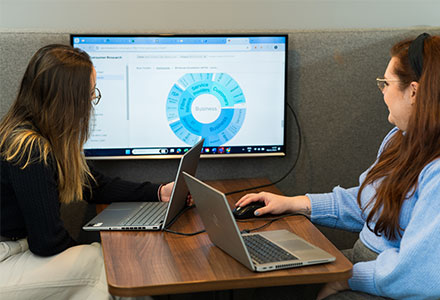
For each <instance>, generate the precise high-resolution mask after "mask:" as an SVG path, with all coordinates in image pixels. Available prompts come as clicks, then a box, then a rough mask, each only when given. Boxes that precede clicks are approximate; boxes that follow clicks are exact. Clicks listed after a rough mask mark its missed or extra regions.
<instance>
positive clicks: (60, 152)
mask: <svg viewBox="0 0 440 300" xmlns="http://www.w3.org/2000/svg"><path fill="white" fill-rule="evenodd" d="M95 84H96V71H95V69H94V67H93V64H92V62H91V60H90V57H89V56H88V55H87V54H86V53H85V52H83V51H81V50H79V49H74V48H72V47H70V46H65V45H48V46H46V47H43V48H41V49H40V50H38V51H37V52H36V53H35V55H34V56H33V57H32V59H31V61H30V62H29V65H28V67H27V69H26V71H25V74H24V76H23V79H22V81H21V85H20V88H19V92H18V96H17V98H16V99H15V101H14V103H13V104H12V106H11V108H10V110H9V111H8V113H7V114H6V115H5V116H4V117H3V119H2V120H1V122H0V168H1V169H0V171H1V172H0V176H1V187H0V193H1V195H0V201H1V211H0V214H1V216H0V220H1V227H0V230H1V232H0V235H1V236H0V239H1V240H0V298H2V299H30V298H33V299H111V296H110V294H109V293H108V290H107V282H106V278H105V271H104V264H103V259H102V253H101V248H100V244H98V243H93V244H91V245H78V243H77V242H76V241H75V240H74V239H73V238H72V237H71V236H70V235H69V233H68V232H67V230H66V229H65V227H64V224H63V222H62V220H61V218H60V205H61V203H66V204H67V203H71V202H74V201H87V202H91V203H110V202H113V201H168V200H169V197H170V193H171V189H172V186H173V183H169V184H166V185H159V184H153V183H150V182H144V183H140V184H139V183H132V182H128V181H124V180H121V179H118V178H116V179H113V178H108V177H106V176H103V175H102V174H100V173H98V172H96V171H94V170H92V169H90V168H89V166H88V165H87V163H86V160H85V158H84V154H83V150H82V149H83V145H84V143H85V142H86V141H87V138H88V136H89V125H90V118H91V113H92V110H93V109H92V107H93V104H94V103H95V104H96V103H97V102H99V100H100V98H101V94H100V92H99V90H98V89H97V88H96V86H95Z"/></svg>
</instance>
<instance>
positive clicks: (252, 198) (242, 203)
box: [235, 193, 262, 206]
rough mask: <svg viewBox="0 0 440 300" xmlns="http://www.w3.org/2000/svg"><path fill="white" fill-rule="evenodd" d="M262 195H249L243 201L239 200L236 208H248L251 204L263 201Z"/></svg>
mask: <svg viewBox="0 0 440 300" xmlns="http://www.w3.org/2000/svg"><path fill="white" fill-rule="evenodd" d="M260 194H261V193H259V194H254V193H253V194H247V195H245V196H243V197H241V199H240V200H238V201H237V202H236V203H235V206H246V205H248V204H249V203H252V202H256V201H261V200H262V197H261V195H260Z"/></svg>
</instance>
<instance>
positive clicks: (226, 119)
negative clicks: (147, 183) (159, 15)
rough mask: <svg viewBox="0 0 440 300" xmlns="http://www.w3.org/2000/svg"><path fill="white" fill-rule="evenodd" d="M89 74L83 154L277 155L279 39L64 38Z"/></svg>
mask: <svg viewBox="0 0 440 300" xmlns="http://www.w3.org/2000/svg"><path fill="white" fill-rule="evenodd" d="M71 43H72V45H73V46H74V47H77V48H80V49H82V50H84V51H86V52H87V53H88V54H89V55H90V56H91V59H92V61H93V64H94V66H95V69H96V72H97V88H98V89H99V90H100V92H101V94H102V99H101V101H100V102H99V104H98V105H96V106H95V111H94V115H93V122H92V123H93V124H92V128H91V136H90V138H89V140H88V141H87V143H86V144H85V147H84V150H85V155H86V156H87V157H89V158H94V159H100V158H105V159H111V158H175V157H179V156H181V155H182V154H184V153H185V151H187V150H188V149H189V148H190V147H191V146H192V145H194V144H195V143H196V142H197V141H198V140H199V139H200V138H201V137H203V138H205V145H204V148H203V150H202V157H206V156H209V157H224V156H244V155H246V156H269V155H270V156H273V155H284V154H285V151H286V149H285V102H286V95H285V90H286V89H285V86H286V56H287V36H286V35H234V36H230V35H215V36H212V35H209V36H202V35H197V36H195V35H192V36H188V35H182V36H175V35H174V36H161V35H158V36H150V35H149V36H139V35H117V36H115V35H74V34H72V35H71Z"/></svg>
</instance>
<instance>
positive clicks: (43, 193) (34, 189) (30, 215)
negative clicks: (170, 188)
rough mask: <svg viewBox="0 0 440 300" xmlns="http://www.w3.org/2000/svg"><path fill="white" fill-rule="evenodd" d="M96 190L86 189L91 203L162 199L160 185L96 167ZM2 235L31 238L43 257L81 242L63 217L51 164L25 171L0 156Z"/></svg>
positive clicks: (36, 249) (85, 192)
mask: <svg viewBox="0 0 440 300" xmlns="http://www.w3.org/2000/svg"><path fill="white" fill-rule="evenodd" d="M92 174H93V175H94V177H95V179H96V182H97V183H96V184H95V183H93V181H92V190H91V192H90V190H88V189H85V190H84V200H85V201H87V202H90V203H111V202H116V201H159V200H158V198H157V190H158V188H159V185H158V184H153V183H150V182H144V183H133V182H128V181H124V180H121V179H119V178H109V177H106V176H104V175H102V174H100V173H98V172H96V171H94V170H92ZM0 177H1V185H0V235H1V236H4V237H9V238H24V237H27V238H28V243H29V249H30V250H31V251H32V252H33V253H34V254H37V255H40V256H50V255H54V254H58V253H60V252H62V251H64V250H66V249H67V248H69V247H72V246H75V245H77V244H78V243H77V242H76V241H75V240H74V239H73V238H72V237H71V236H70V235H69V233H68V232H67V230H66V229H65V227H64V224H63V222H62V220H61V218H60V202H59V197H58V187H57V179H56V171H55V169H54V168H53V166H51V165H45V164H44V163H43V162H41V163H33V164H31V165H29V166H27V167H26V168H25V169H24V170H22V169H20V167H18V166H17V165H14V164H11V163H9V162H6V161H4V160H3V159H0Z"/></svg>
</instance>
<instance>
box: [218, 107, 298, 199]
mask: <svg viewBox="0 0 440 300" xmlns="http://www.w3.org/2000/svg"><path fill="white" fill-rule="evenodd" d="M287 107H289V109H290V111H291V112H292V115H293V117H294V119H295V123H296V128H297V130H298V151H297V155H296V158H295V161H294V162H293V165H292V166H291V167H290V169H289V170H288V171H287V173H286V174H284V175H283V176H282V177H281V178H280V179H278V180H276V181H274V182H272V183H268V184H263V185H258V186H253V187H250V188H245V189H241V190H236V191H232V192H227V193H225V195H232V194H236V193H241V192H245V191H249V190H254V189H259V188H264V187H268V186H272V185H275V184H277V183H279V182H281V181H282V180H284V179H285V178H286V177H287V176H289V174H290V173H291V172H292V171H293V169H295V167H296V164H297V163H298V160H299V157H300V154H301V148H302V147H301V146H302V133H301V126H300V124H299V120H298V116H297V115H296V113H295V111H294V110H293V109H292V107H291V106H290V104H289V103H287Z"/></svg>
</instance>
